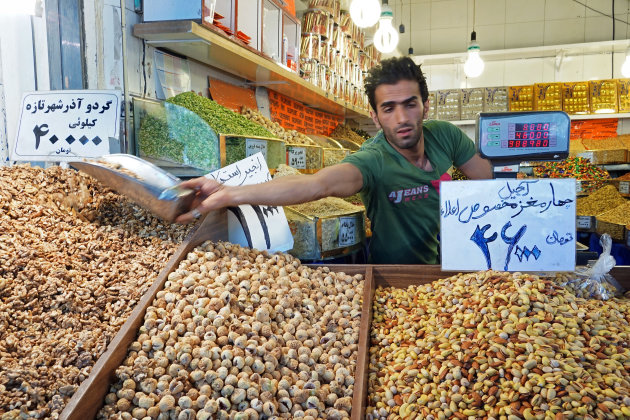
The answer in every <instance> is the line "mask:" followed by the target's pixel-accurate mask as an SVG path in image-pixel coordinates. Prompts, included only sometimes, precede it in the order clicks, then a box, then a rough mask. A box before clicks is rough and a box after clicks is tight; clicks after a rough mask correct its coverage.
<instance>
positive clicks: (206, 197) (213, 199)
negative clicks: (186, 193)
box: [175, 177, 230, 223]
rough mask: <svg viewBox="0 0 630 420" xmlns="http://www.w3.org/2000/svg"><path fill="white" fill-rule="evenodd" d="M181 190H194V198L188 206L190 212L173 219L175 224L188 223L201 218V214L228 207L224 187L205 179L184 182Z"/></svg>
mask: <svg viewBox="0 0 630 420" xmlns="http://www.w3.org/2000/svg"><path fill="white" fill-rule="evenodd" d="M180 186H181V187H182V188H188V189H191V190H195V191H196V192H195V198H194V199H193V202H192V204H191V206H190V211H188V212H187V213H184V214H182V215H180V216H179V217H177V219H175V222H176V223H190V222H194V221H195V220H196V219H198V218H199V217H201V215H202V214H205V213H208V212H209V211H210V210H216V209H220V208H223V207H226V206H229V205H230V203H229V202H227V194H225V189H226V188H229V187H226V186H225V185H223V184H221V183H219V182H217V181H215V180H213V179H209V178H206V177H199V178H195V179H190V180H188V181H184V182H182V183H181V184H180Z"/></svg>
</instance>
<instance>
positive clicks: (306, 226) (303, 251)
mask: <svg viewBox="0 0 630 420" xmlns="http://www.w3.org/2000/svg"><path fill="white" fill-rule="evenodd" d="M284 210H285V214H286V216H287V220H288V222H289V227H290V228H291V233H292V234H293V241H294V243H293V249H291V250H290V251H288V252H289V254H291V255H293V256H295V257H297V258H299V259H301V260H310V261H318V260H324V259H329V258H337V257H342V256H344V255H348V254H350V253H352V252H354V251H356V250H358V249H360V248H361V247H362V246H363V242H364V241H365V226H364V221H365V218H364V213H365V212H364V210H357V211H355V212H353V213H347V214H343V215H340V216H325V217H316V216H309V215H307V214H304V213H301V212H299V211H297V210H295V209H293V208H292V207H291V206H285V207H284Z"/></svg>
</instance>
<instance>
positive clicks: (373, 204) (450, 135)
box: [343, 120, 475, 264]
mask: <svg viewBox="0 0 630 420" xmlns="http://www.w3.org/2000/svg"><path fill="white" fill-rule="evenodd" d="M423 133H424V148H425V153H426V155H427V157H428V159H429V161H430V162H431V166H432V167H433V171H430V172H427V171H423V170H422V169H420V168H418V167H416V166H414V165H412V164H411V163H410V162H409V161H408V160H407V159H405V158H404V157H403V156H402V155H401V154H400V153H398V151H396V150H395V149H394V148H393V147H392V146H391V145H390V144H389V143H388V142H387V140H385V136H384V135H383V132H382V131H380V132H379V133H378V134H377V135H376V136H375V137H374V138H373V139H370V140H368V141H367V142H366V143H365V144H364V145H363V146H362V147H361V149H360V150H358V151H357V152H355V153H354V154H352V155H350V156H348V157H346V158H345V159H344V160H343V161H344V162H346V163H351V164H353V165H354V166H356V167H357V168H359V170H360V171H361V174H362V175H363V188H362V189H361V192H360V193H361V199H362V200H363V203H364V204H365V208H366V211H367V215H368V217H369V218H370V221H371V223H372V239H371V241H370V262H373V263H377V264H437V263H438V245H439V243H438V239H437V235H438V233H439V222H440V220H439V217H440V197H439V185H440V181H444V180H450V179H451V177H450V175H449V174H448V173H447V171H448V169H449V168H450V167H451V166H452V165H455V166H460V165H463V164H464V163H466V162H467V161H468V160H469V159H470V158H472V157H473V156H474V154H475V145H474V143H473V141H472V140H471V139H470V138H469V137H468V136H466V134H464V133H463V132H462V131H461V130H460V129H459V128H457V127H456V126H454V125H453V124H451V123H449V122H446V121H438V120H431V121H425V122H424V124H423Z"/></svg>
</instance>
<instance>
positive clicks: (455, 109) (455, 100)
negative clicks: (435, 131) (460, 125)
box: [436, 89, 462, 121]
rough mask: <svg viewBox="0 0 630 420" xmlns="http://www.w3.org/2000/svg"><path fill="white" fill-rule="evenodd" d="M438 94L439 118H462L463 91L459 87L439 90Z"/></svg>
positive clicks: (452, 119) (451, 119)
mask: <svg viewBox="0 0 630 420" xmlns="http://www.w3.org/2000/svg"><path fill="white" fill-rule="evenodd" d="M436 95H437V105H438V106H437V118H438V120H447V121H456V120H461V104H462V93H461V91H460V90H459V89H446V90H438V91H437V92H436Z"/></svg>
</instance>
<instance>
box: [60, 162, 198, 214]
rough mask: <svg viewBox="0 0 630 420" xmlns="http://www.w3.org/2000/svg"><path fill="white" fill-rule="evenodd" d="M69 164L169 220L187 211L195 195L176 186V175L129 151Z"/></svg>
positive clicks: (177, 180)
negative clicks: (128, 152) (128, 153)
mask: <svg viewBox="0 0 630 420" xmlns="http://www.w3.org/2000/svg"><path fill="white" fill-rule="evenodd" d="M69 164H70V166H72V167H74V168H76V169H78V170H80V171H82V172H85V173H86V174H88V175H91V176H92V177H93V178H95V179H96V180H98V181H100V182H101V183H103V184H105V185H107V186H108V187H110V188H112V189H113V190H114V191H116V192H118V193H119V194H122V195H125V196H127V197H129V198H130V199H131V200H132V201H134V202H135V203H136V204H138V205H139V206H141V207H144V208H146V209H147V210H149V211H151V212H152V213H153V214H155V215H156V216H158V217H160V218H162V219H164V220H166V221H168V222H171V223H172V222H173V221H174V220H175V218H176V217H177V216H179V215H180V214H182V213H185V212H186V211H188V209H189V207H190V204H191V202H192V200H193V198H194V195H195V194H194V191H193V190H190V189H185V188H181V187H179V186H178V185H179V183H180V182H181V180H180V179H179V178H177V177H176V176H173V175H171V174H169V173H168V172H166V171H164V170H162V169H160V168H158V167H157V166H155V165H153V164H152V163H149V162H147V161H146V160H143V159H140V158H139V157H137V156H133V155H127V154H123V153H117V154H112V155H105V156H102V157H100V158H98V159H85V160H82V161H74V162H70V163H69ZM116 168H119V169H120V170H119V169H116ZM125 172H128V173H129V174H128V173H125Z"/></svg>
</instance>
